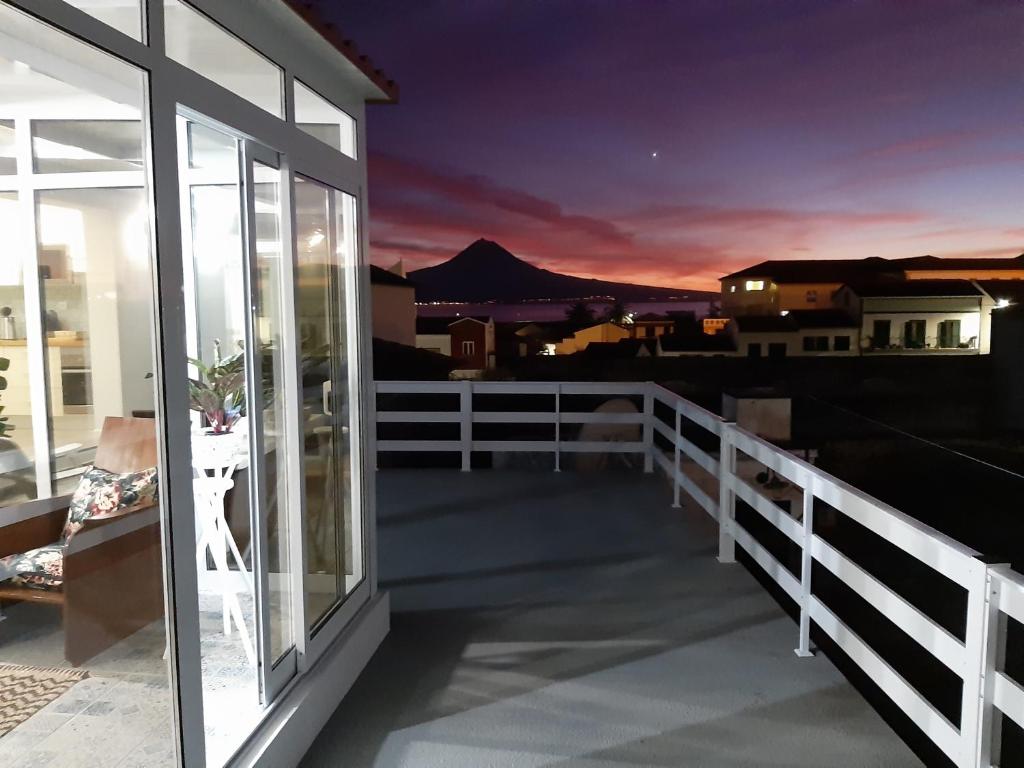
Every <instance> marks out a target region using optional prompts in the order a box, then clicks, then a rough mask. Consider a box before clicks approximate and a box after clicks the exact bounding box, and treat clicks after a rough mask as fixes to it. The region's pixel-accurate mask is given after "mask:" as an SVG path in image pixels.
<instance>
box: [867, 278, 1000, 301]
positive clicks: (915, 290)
mask: <svg viewBox="0 0 1024 768" xmlns="http://www.w3.org/2000/svg"><path fill="white" fill-rule="evenodd" d="M850 290H851V291H853V292H854V293H856V294H857V295H858V296H860V297H862V298H930V297H937V298H957V297H965V296H971V297H975V296H981V295H982V290H981V289H980V288H979V287H978V286H977V285H975V284H974V283H972V282H971V281H970V280H892V281H888V282H877V283H863V284H860V285H851V286H850Z"/></svg>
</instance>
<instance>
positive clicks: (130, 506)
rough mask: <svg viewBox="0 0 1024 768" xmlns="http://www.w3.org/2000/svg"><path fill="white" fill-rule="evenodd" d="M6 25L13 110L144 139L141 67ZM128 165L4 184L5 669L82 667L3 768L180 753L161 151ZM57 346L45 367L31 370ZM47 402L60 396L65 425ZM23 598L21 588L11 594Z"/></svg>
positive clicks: (8, 737) (26, 172)
mask: <svg viewBox="0 0 1024 768" xmlns="http://www.w3.org/2000/svg"><path fill="white" fill-rule="evenodd" d="M0 29H2V30H3V34H2V35H0V72H2V73H3V87H2V88H0V114H3V115H4V116H10V115H13V114H17V115H18V118H19V120H21V119H24V120H27V121H32V122H37V123H38V124H42V123H44V122H46V121H50V120H52V119H53V118H59V119H60V120H61V121H63V123H64V125H67V126H71V125H79V124H89V123H90V122H92V121H100V122H104V121H115V122H118V121H130V122H131V123H132V125H133V126H134V127H133V130H134V131H135V133H136V134H139V135H141V132H142V131H143V130H144V128H143V122H142V121H143V120H144V115H143V112H142V110H141V105H142V104H143V103H144V100H145V78H144V76H143V73H142V72H141V71H140V70H138V69H136V68H134V67H132V66H129V65H127V64H125V63H124V62H121V61H119V60H117V59H115V58H113V57H111V56H110V55H108V54H106V53H103V52H101V51H98V50H96V49H94V48H91V47H89V46H88V45H86V44H85V43H82V42H80V41H78V40H76V39H73V38H72V37H70V36H68V35H65V34H63V33H61V32H58V31H57V30H54V29H52V28H50V27H48V26H46V25H45V24H43V23H41V22H40V21H38V20H37V19H35V18H33V17H30V16H28V15H25V14H22V13H20V12H18V11H15V10H14V9H13V8H12V7H11V6H10V5H9V4H7V3H0ZM19 128H20V125H19ZM3 134H4V135H5V136H6V137H8V138H9V123H8V124H5V128H4V130H3ZM19 138H21V137H19ZM81 138H82V137H81V136H80V135H79V134H77V133H74V132H72V134H70V135H68V136H66V137H61V138H60V139H59V142H58V139H57V138H56V137H54V142H55V143H60V144H68V145H71V146H78V147H80V148H85V150H87V151H88V152H91V153H93V154H94V155H100V154H103V153H104V150H103V148H102V146H97V145H94V144H91V143H89V142H88V141H86V140H83V143H81V144H77V145H76V144H75V142H77V141H79V140H80V139H81ZM4 142H5V144H4V146H9V142H8V141H7V138H5V139H4ZM8 155H9V152H7V151H6V149H0V156H3V157H7V156H8ZM106 156H111V155H106ZM114 156H117V153H114ZM53 157H56V158H58V159H69V158H70V159H79V158H81V157H82V155H81V154H55V155H53ZM130 157H131V159H132V160H133V161H134V168H135V169H136V170H137V171H138V172H137V174H134V175H135V176H136V178H137V184H136V183H130V184H125V180H124V179H123V178H122V179H121V183H120V184H119V187H118V188H105V187H104V186H103V183H104V179H103V178H98V179H97V181H96V183H95V184H94V185H93V186H89V187H83V186H82V185H77V186H79V188H76V189H73V190H70V189H48V190H45V191H44V190H41V189H38V187H39V186H41V185H43V184H44V183H45V182H48V181H49V179H44V178H42V177H40V176H37V175H36V173H35V171H34V169H33V168H31V167H27V168H26V167H22V168H20V171H21V172H22V174H23V176H21V177H20V178H19V183H24V185H25V186H26V188H27V189H26V191H24V192H21V193H20V194H25V195H28V196H29V197H28V198H27V199H24V198H19V200H18V201H17V203H15V200H14V197H13V195H10V194H7V193H3V194H0V232H2V233H3V235H2V236H3V244H4V249H5V250H4V251H3V252H2V253H0V357H2V358H5V359H6V360H8V361H9V362H8V363H7V364H6V365H7V370H6V371H5V372H4V373H3V375H4V377H5V378H6V379H7V381H8V387H7V388H6V389H4V390H3V391H2V392H0V405H2V406H3V407H4V409H5V410H4V412H3V414H0V416H2V417H7V418H9V419H10V421H9V422H6V425H7V426H11V425H13V427H14V430H13V431H11V432H9V433H8V434H5V435H4V436H3V437H0V465H2V467H3V468H2V470H0V557H2V558H5V559H6V558H10V557H12V556H13V558H14V559H13V560H11V559H6V560H5V566H4V568H3V569H0V586H2V588H3V589H4V591H5V600H4V606H3V611H4V614H5V618H4V620H3V621H2V622H0V664H3V665H17V666H18V668H19V669H21V670H23V671H27V672H32V671H33V670H34V671H35V672H40V671H45V670H49V669H51V668H61V669H64V670H67V671H66V673H65V674H66V675H67V685H66V686H63V687H62V689H61V690H60V691H54V692H53V694H54V695H53V696H49V695H48V696H46V697H44V698H43V699H41V700H39V701H37V702H34V703H35V704H38V707H32V708H30V711H29V712H28V713H27V714H28V717H27V719H25V720H24V721H23V722H20V723H18V724H17V725H15V726H14V727H13V729H12V730H9V731H7V732H6V733H5V734H4V735H3V738H0V764H3V765H14V764H17V763H19V762H24V761H28V762H35V763H38V764H43V763H46V764H51V765H72V764H82V765H131V764H145V765H153V766H171V765H175V764H176V758H175V754H174V752H175V747H174V744H175V740H174V727H173V713H172V709H171V701H172V695H171V692H170V680H169V675H168V663H169V662H168V661H167V660H166V659H165V658H164V653H165V650H166V648H167V635H166V632H165V626H164V625H165V622H164V615H165V614H164V600H165V595H164V590H163V583H164V567H163V547H162V543H161V542H162V535H161V525H162V515H161V508H160V504H159V501H158V499H159V493H158V489H159V488H160V486H161V483H162V478H161V477H159V476H158V469H157V466H156V465H157V437H156V435H157V431H158V429H157V424H156V421H155V419H154V418H153V416H154V414H153V409H154V402H155V393H154V379H153V378H151V377H149V375H150V374H152V373H153V372H154V371H155V369H154V367H153V360H154V358H155V354H154V351H155V336H154V333H153V316H154V297H153V280H152V270H153V265H154V254H153V253H152V251H151V247H150V239H149V237H148V236H147V232H148V231H149V230H150V227H151V221H150V211H149V206H148V203H147V200H148V198H149V195H148V192H147V190H146V188H145V183H146V173H145V159H144V158H143V157H142V155H141V152H136V153H132V154H131V155H130ZM118 159H120V157H118ZM8 167H9V166H8ZM97 176H99V175H97ZM50 178H52V177H50ZM129 181H132V179H129ZM33 211H34V213H35V217H36V219H37V221H36V229H35V231H31V229H30V227H29V226H28V222H30V221H31V220H32V218H33V217H32V215H31V213H32V212H33ZM26 213H27V214H29V215H26ZM19 228H20V234H19ZM37 273H38V275H39V278H40V279H39V281H38V283H37V281H36V279H35V277H36V274H37ZM26 282H27V283H28V285H27V286H26V285H24V283H26ZM37 286H38V289H39V291H38V293H37ZM36 300H39V301H40V302H41V304H36ZM3 307H8V308H9V312H8V311H6V310H4V309H3ZM26 307H33V310H32V313H33V315H34V317H33V318H31V319H32V321H33V322H28V320H29V312H28V311H27V309H26ZM3 318H6V320H4V319H3ZM30 334H31V336H30ZM7 337H13V338H7ZM40 350H41V351H42V353H43V358H42V361H43V362H44V365H43V366H39V367H38V368H37V367H36V366H31V367H30V366H29V360H30V359H36V357H35V356H36V353H38V352H39V351H40ZM33 400H34V401H35V402H36V403H37V404H38V403H39V402H40V401H42V402H47V403H48V404H49V410H50V412H51V413H50V418H49V419H48V420H47V419H46V418H45V416H46V414H45V411H46V410H47V409H45V408H35V409H32V408H30V406H31V404H32V401H33ZM31 419H35V427H36V428H35V429H33V423H32V421H31ZM4 431H5V432H7V429H6V428H5V430H4ZM47 454H48V455H47ZM33 463H34V464H35V469H38V470H39V472H38V486H39V488H41V489H43V490H45V489H46V487H47V486H49V485H52V494H51V495H53V496H54V498H52V499H41V500H40V499H36V500H29V501H25V499H30V498H31V497H32V496H34V495H36V488H35V486H36V485H37V483H36V482H35V481H33V480H32V479H31V475H32V474H33V469H34V468H33V466H32V465H33ZM115 489H118V490H115ZM72 491H74V492H75V493H77V494H78V495H79V498H80V499H81V500H82V502H83V503H82V507H81V508H82V509H83V510H84V511H85V514H86V516H87V517H86V519H84V520H80V519H79V520H75V521H70V522H72V523H73V524H69V512H68V506H69V505H68V499H67V497H66V496H63V495H62V494H64V493H68V492H72ZM19 502H24V503H19ZM23 521H31V522H32V525H30V526H27V527H26V526H25V525H23V524H22V522H23ZM12 591H13V592H15V593H17V594H19V595H22V597H20V598H19V599H17V600H9V597H10V595H11V593H12ZM9 670H10V668H9V667H7V668H6V669H5V674H7V675H9V674H10V671H9ZM8 681H9V677H8ZM7 703H8V702H6V701H5V702H4V704H7ZM0 727H3V726H0Z"/></svg>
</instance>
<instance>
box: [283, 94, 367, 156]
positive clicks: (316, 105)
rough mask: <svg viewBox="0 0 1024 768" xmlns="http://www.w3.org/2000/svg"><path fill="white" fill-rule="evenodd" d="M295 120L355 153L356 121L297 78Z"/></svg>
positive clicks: (337, 146)
mask: <svg viewBox="0 0 1024 768" xmlns="http://www.w3.org/2000/svg"><path fill="white" fill-rule="evenodd" d="M295 124H296V125H298V127H299V128H301V129H302V130H303V131H305V132H306V133H308V134H309V135H310V136H313V137H315V138H317V139H319V140H320V141H322V142H324V143H325V144H329V145H330V146H332V147H334V148H335V149H336V150H338V151H339V152H341V153H342V154H345V155H348V156H349V157H351V158H352V159H355V156H356V121H355V120H353V119H352V118H351V117H349V115H348V114H346V113H345V112H343V111H342V110H340V109H338V108H337V107H336V106H334V105H333V104H331V103H330V102H329V101H327V99H325V98H323V97H322V96H320V94H318V93H316V92H315V91H313V90H312V89H310V88H307V87H306V86H305V85H303V84H302V83H301V82H299V81H298V80H296V81H295Z"/></svg>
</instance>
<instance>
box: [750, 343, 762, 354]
mask: <svg viewBox="0 0 1024 768" xmlns="http://www.w3.org/2000/svg"><path fill="white" fill-rule="evenodd" d="M760 356H761V345H760V344H759V343H757V342H754V343H753V344H747V357H760Z"/></svg>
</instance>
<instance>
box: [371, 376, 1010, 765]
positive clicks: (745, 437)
mask: <svg viewBox="0 0 1024 768" xmlns="http://www.w3.org/2000/svg"><path fill="white" fill-rule="evenodd" d="M377 393H378V394H381V395H387V394H392V395H401V394H406V395H409V394H417V395H423V394H452V395H454V394H457V395H458V396H459V399H458V405H459V407H458V409H457V410H455V409H452V410H447V411H423V410H413V411H397V410H387V409H383V410H382V409H378V412H377V421H378V422H379V423H407V424H413V423H419V424H422V423H445V422H447V423H457V424H459V425H460V426H459V438H458V439H457V440H456V439H452V440H379V441H378V443H377V450H378V452H388V451H409V452H416V451H453V452H458V453H460V454H461V456H462V469H463V470H464V471H468V470H469V469H470V458H471V454H472V452H473V451H529V452H551V453H553V454H554V465H555V469H556V470H558V469H560V468H561V459H560V457H561V455H562V454H563V453H583V452H609V453H641V454H643V456H644V468H645V470H646V471H648V472H650V471H652V469H653V467H654V466H655V465H657V466H658V467H660V468H661V469H662V470H664V472H665V473H666V474H667V475H668V477H669V479H670V480H671V481H672V487H673V503H674V505H675V506H678V505H679V503H680V492H681V491H685V492H686V493H687V495H688V496H689V497H690V498H691V499H693V501H694V502H695V503H696V504H697V505H698V506H699V507H701V508H702V509H703V510H704V511H705V512H707V513H708V514H709V515H711V516H712V517H713V518H715V519H716V520H717V521H718V522H719V554H718V557H719V560H720V561H721V562H726V563H729V562H734V561H735V546H736V545H737V544H738V545H739V546H740V547H741V548H742V549H743V550H744V551H745V552H746V554H747V555H748V556H749V557H750V558H751V560H753V561H754V562H756V563H757V564H758V565H759V566H760V568H761V569H762V570H763V571H764V572H765V573H766V574H767V575H768V576H769V577H770V578H771V579H772V580H774V581H775V583H776V584H778V585H779V587H780V588H781V589H782V590H783V591H784V592H785V593H786V594H787V595H789V597H790V598H792V599H793V600H794V601H795V603H796V604H797V605H798V606H799V609H800V620H799V634H798V643H797V648H796V653H797V655H799V656H808V655H810V654H811V641H810V629H811V623H812V622H813V623H814V624H816V625H817V626H818V627H819V629H820V630H821V631H822V632H824V633H825V634H826V635H827V636H828V637H829V638H830V639H831V640H832V642H834V643H835V644H836V646H837V647H838V648H840V649H841V650H842V651H843V652H844V653H845V654H846V656H847V657H849V659H850V660H851V661H852V662H853V663H855V664H856V665H857V666H858V667H860V669H861V670H862V671H863V672H864V673H865V674H866V675H867V676H868V678H869V679H871V680H872V681H873V682H874V683H875V684H876V685H877V686H878V687H879V688H880V689H881V690H882V692H883V693H884V694H885V695H886V696H888V697H889V699H891V700H892V701H893V702H894V703H895V704H896V705H897V706H898V707H899V708H900V709H901V710H902V711H903V712H904V713H905V714H906V715H907V716H908V717H909V718H910V719H911V720H912V721H913V722H914V723H915V724H916V725H917V726H918V727H919V728H920V729H921V731H922V732H923V733H924V734H925V735H926V736H927V737H928V738H929V739H930V740H931V741H932V742H933V743H934V744H935V745H936V746H937V747H938V748H939V749H940V750H941V751H942V752H943V753H944V754H945V755H946V756H947V757H949V758H950V759H951V760H952V761H953V763H954V764H956V765H957V766H961V767H962V768H990V767H991V766H997V765H998V764H999V758H1000V756H999V754H998V752H999V744H1000V740H1001V736H1000V723H1001V719H1000V717H998V716H997V715H998V713H1002V716H1003V717H1009V718H1011V719H1012V720H1013V721H1014V722H1016V723H1017V724H1018V725H1019V726H1021V727H1024V686H1022V685H1021V684H1020V683H1019V682H1018V681H1015V680H1013V679H1012V678H1010V677H1009V676H1008V675H1007V674H1006V673H1005V672H1004V671H1003V670H1004V663H1005V654H1006V635H1007V620H1008V618H1011V617H1012V618H1013V619H1015V620H1016V621H1020V622H1024V576H1021V574H1018V573H1016V572H1014V571H1012V570H1010V568H1009V567H1008V566H1006V565H992V564H986V563H985V562H983V561H982V560H981V559H980V558H979V554H978V553H977V552H975V551H974V550H972V549H970V548H968V547H966V546H964V545H962V544H960V543H959V542H957V541H955V540H953V539H951V538H949V537H948V536H945V535H944V534H942V533H940V532H939V531H936V530H935V529H933V528H931V527H929V526H927V525H925V524H923V523H921V522H920V521H918V520H915V519H914V518H912V517H910V516H908V515H906V514H904V513H902V512H900V511H899V510H897V509H894V508H893V507H891V506H889V505H887V504H885V503H883V502H881V501H879V500H877V499H874V498H872V497H871V496H868V495H867V494H865V493H863V492H862V491H860V490H858V489H857V488H854V487H852V486H850V485H849V484H847V483H844V482H843V481H842V480H839V479H838V478H836V477H833V476H832V475H829V474H828V473H826V472H823V471H822V470H820V469H819V468H818V467H816V466H814V465H813V464H810V463H809V462H807V461H804V460H802V459H800V458H799V457H797V456H795V455H793V454H791V453H789V452H787V451H785V450H783V449H781V448H779V447H778V446H775V445H772V444H771V443H769V442H767V441H766V440H764V439H762V438H760V437H758V436H757V435H755V434H753V433H751V432H748V431H747V430H745V429H743V428H741V427H739V426H737V425H736V424H733V423H730V422H727V421H725V420H723V419H722V418H721V417H719V416H717V415H716V414H714V413H711V412H710V411H707V410H705V409H703V408H701V407H699V406H697V405H695V404H693V403H691V402H689V401H687V400H685V399H683V398H681V397H679V396H678V395H676V394H675V393H673V392H671V391H669V390H667V389H665V388H664V387H661V386H659V385H657V384H651V383H625V384H619V383H615V384H605V383H589V382H588V383H564V382H563V383H525V382H469V381H463V382H378V384H377ZM475 394H480V395H507V396H509V398H510V400H512V399H514V397H515V396H516V395H550V396H552V398H551V401H550V402H551V408H550V409H548V410H544V411H528V412H522V411H514V410H513V411H500V412H496V411H475V410H474V409H473V396H474V395H475ZM570 395H599V396H607V397H609V398H611V397H629V398H633V399H635V400H637V401H638V402H640V403H642V408H639V409H638V410H637V412H636V413H598V412H594V411H593V410H590V411H579V410H575V411H574V410H566V409H565V408H564V406H565V402H564V400H563V396H570ZM655 404H660V405H661V406H662V408H663V410H666V409H667V410H669V411H670V412H671V413H672V414H673V415H674V424H668V423H666V422H665V421H664V420H663V419H662V418H661V417H660V416H659V415H658V414H657V413H656V410H655ZM484 423H509V424H524V423H528V424H551V425H553V426H554V436H553V439H550V440H475V439H474V438H473V425H474V424H484ZM585 423H598V424H636V425H638V426H639V427H640V434H641V439H640V440H639V441H630V442H603V441H591V442H579V441H575V440H565V439H563V435H562V429H561V426H562V425H563V424H585ZM691 425H696V426H697V427H700V428H701V429H703V430H704V431H706V432H707V433H710V435H711V436H714V438H717V440H716V441H717V443H718V448H717V455H716V454H715V453H711V452H709V451H707V450H704V449H702V448H700V447H698V446H697V445H696V444H695V442H693V441H692V440H690V439H689V438H687V437H686V436H685V435H684V433H686V432H690V433H692V427H691ZM656 434H657V435H658V436H660V437H661V438H662V439H663V440H664V441H667V444H668V446H669V447H668V449H667V450H665V449H663V448H661V447H659V445H658V443H657V441H656V440H655V435H656ZM740 459H742V462H744V463H749V462H750V460H753V462H756V464H759V465H763V466H764V467H766V468H769V469H771V470H773V471H774V472H775V473H776V474H777V475H778V476H780V477H782V478H784V479H785V480H786V481H788V482H789V483H791V484H793V485H794V486H798V487H799V489H801V490H802V505H801V509H800V511H799V512H796V513H794V514H790V513H788V512H786V511H784V510H783V509H782V508H781V507H780V506H779V505H778V504H776V503H775V502H774V501H773V500H772V499H770V498H769V497H768V496H766V495H764V494H763V493H761V491H760V490H759V489H758V488H756V487H755V486H754V485H753V484H751V483H750V482H748V481H747V480H746V479H744V477H742V476H741V473H740V471H739V466H740V463H741V462H740ZM690 464H692V465H693V467H699V471H697V472H694V471H693V470H692V469H691V470H690V471H689V472H687V471H686V469H687V467H688V466H689V465H690ZM701 472H702V473H704V478H703V481H704V482H703V484H704V486H705V487H704V488H702V487H701V478H700V477H699V475H700V473H701ZM714 490H717V498H715V493H714ZM709 491H711V492H709ZM737 499H739V500H742V501H744V502H745V503H746V504H747V505H748V506H750V507H751V508H752V509H753V510H754V511H755V512H756V513H757V514H759V515H760V516H761V517H762V518H763V519H764V520H766V521H767V522H768V523H770V524H771V525H772V526H774V528H775V529H776V530H778V531H779V532H781V533H782V535H783V536H785V537H786V538H787V539H789V540H790V541H791V542H793V543H794V544H795V545H796V546H797V547H799V549H800V555H801V558H800V577H799V578H797V577H796V576H794V575H793V574H792V573H790V571H789V569H788V568H787V567H786V566H785V565H783V564H782V563H781V562H779V560H778V559H777V558H776V557H775V556H774V555H773V554H772V553H771V552H770V551H769V550H768V549H767V548H766V547H765V546H763V545H762V543H761V542H759V541H758V540H757V539H756V538H755V537H754V536H753V535H752V534H751V533H750V532H749V531H748V530H746V529H745V528H744V527H743V526H742V525H741V524H740V522H739V521H738V520H737V519H736V500H737ZM815 500H820V501H821V502H823V503H824V504H827V505H828V506H830V507H831V508H832V509H834V510H836V512H837V513H838V514H840V515H844V516H845V517H847V518H849V519H850V520H853V521H855V522H857V523H859V524H860V525H862V526H864V527H865V528H867V529H868V530H870V531H872V532H873V533H875V534H877V535H878V536H880V537H882V538H883V539H884V540H886V541H887V542H889V543H890V544H892V545H894V546H896V547H898V548H899V549H900V550H902V551H903V552H905V553H906V554H908V555H910V556H912V557H914V558H916V559H917V560H919V561H921V562H922V563H924V564H925V565H927V566H929V567H930V568H932V569H933V570H935V571H937V572H938V574H941V575H942V576H945V577H946V578H948V579H951V580H952V581H954V582H955V583H957V584H958V585H959V586H960V587H962V588H963V589H964V590H965V592H966V594H967V604H966V610H965V615H964V617H963V618H964V625H965V627H966V630H965V633H964V639H962V640H961V639H960V638H959V637H958V636H956V635H955V634H953V633H951V632H949V631H948V630H947V629H946V628H945V627H943V626H942V625H941V624H939V623H938V622H936V621H935V620H933V619H932V618H931V617H930V616H928V615H927V614H926V613H924V612H923V611H921V610H920V609H919V608H918V607H916V606H915V605H913V604H912V603H911V602H909V601H908V600H906V599H905V598H904V597H902V596H901V595H900V594H898V593H897V592H896V591H894V590H893V589H891V588H890V587H889V586H887V585H886V584H884V583H883V582H882V581H880V580H879V579H877V578H875V577H874V576H873V575H871V573H869V572H868V570H867V569H865V568H863V567H861V565H858V564H857V563H856V562H854V561H853V560H852V559H850V557H849V556H847V555H845V554H843V553H841V552H839V551H838V550H837V549H836V548H835V547H833V546H832V545H831V544H829V543H828V542H827V541H826V540H825V539H823V538H821V537H820V536H819V535H818V534H816V533H815V532H814V525H813V523H814V511H815ZM814 562H817V563H818V564H819V565H820V566H822V567H824V568H825V569H827V570H828V571H829V572H830V573H831V574H832V576H834V577H835V578H837V579H838V580H839V581H841V582H842V583H843V584H845V585H846V586H847V587H849V588H850V589H851V590H853V591H854V592H856V593H857V594H858V595H859V596H860V597H861V598H863V599H864V600H865V601H867V602H868V603H869V604H870V605H872V606H874V607H875V608H876V609H877V610H878V611H879V612H880V613H881V614H882V615H884V616H885V617H887V618H888V619H889V620H890V621H891V622H892V623H893V624H895V625H896V626H897V627H898V628H899V629H900V630H902V631H903V632H904V633H906V634H907V635H908V636H909V637H910V638H912V639H913V640H914V641H915V642H916V643H917V645H918V646H920V648H921V650H922V651H923V652H925V653H928V654H931V655H932V656H933V657H935V658H936V659H937V660H938V661H939V662H941V663H942V664H943V665H945V666H946V667H947V668H949V669H950V670H951V671H952V672H953V673H955V674H956V675H957V676H959V677H960V678H961V679H962V680H963V693H962V696H961V708H960V711H961V714H960V718H959V722H957V723H954V722H951V721H950V720H949V719H947V718H946V717H945V716H944V715H943V714H942V713H941V712H940V711H939V710H938V709H937V708H936V707H935V706H934V705H933V704H932V703H931V702H930V701H928V699H927V698H926V697H924V696H923V695H922V694H921V693H920V692H919V691H918V690H917V689H915V688H914V687H913V685H911V684H910V683H909V682H908V681H907V680H906V679H905V678H904V677H903V676H902V675H901V674H900V673H899V672H898V671H897V670H896V669H895V668H893V666H892V665H891V664H889V662H887V661H886V660H885V659H884V658H883V657H882V656H881V655H879V653H878V652H876V651H875V649H873V648H872V647H871V645H870V644H869V643H867V642H865V641H864V640H863V639H862V638H861V637H859V636H858V635H857V633H856V632H854V631H853V630H852V629H851V628H850V627H849V626H847V625H846V624H845V623H844V622H843V621H842V619H841V618H840V617H839V616H838V615H837V614H836V613H835V612H833V610H832V609H831V608H829V606H828V605H826V604H825V603H824V602H822V600H820V599H819V597H818V596H817V595H816V594H815V593H814V591H813V590H812V583H811V574H812V566H813V564H814Z"/></svg>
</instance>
